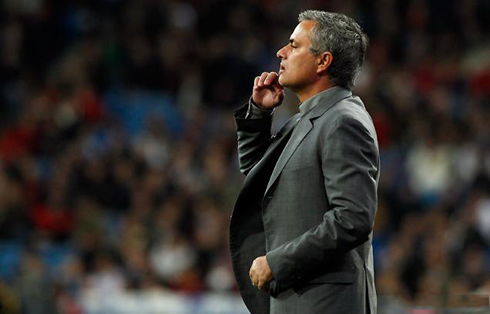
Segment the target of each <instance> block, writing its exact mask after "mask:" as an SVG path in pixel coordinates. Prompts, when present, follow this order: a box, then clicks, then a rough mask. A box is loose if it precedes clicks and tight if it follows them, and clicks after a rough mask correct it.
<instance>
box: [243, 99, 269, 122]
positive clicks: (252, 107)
mask: <svg viewBox="0 0 490 314" xmlns="http://www.w3.org/2000/svg"><path fill="white" fill-rule="evenodd" d="M273 112H274V109H264V108H262V107H260V106H259V105H257V104H256V103H255V102H254V101H253V99H252V97H250V100H249V102H248V110H247V115H246V118H251V119H260V118H267V117H270V116H271V115H272V113H273Z"/></svg>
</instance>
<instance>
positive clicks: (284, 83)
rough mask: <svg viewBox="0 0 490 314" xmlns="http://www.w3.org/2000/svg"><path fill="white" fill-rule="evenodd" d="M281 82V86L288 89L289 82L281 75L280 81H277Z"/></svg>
mask: <svg viewBox="0 0 490 314" xmlns="http://www.w3.org/2000/svg"><path fill="white" fill-rule="evenodd" d="M277 81H278V82H279V84H281V86H284V87H287V86H288V82H287V80H285V79H284V75H282V74H281V75H279V79H278V80H277Z"/></svg>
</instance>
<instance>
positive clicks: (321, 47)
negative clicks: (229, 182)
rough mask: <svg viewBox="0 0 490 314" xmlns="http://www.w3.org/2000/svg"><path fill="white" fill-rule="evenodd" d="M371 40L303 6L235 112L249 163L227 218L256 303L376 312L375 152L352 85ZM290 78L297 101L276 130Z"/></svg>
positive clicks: (290, 309) (269, 309) (262, 307)
mask: <svg viewBox="0 0 490 314" xmlns="http://www.w3.org/2000/svg"><path fill="white" fill-rule="evenodd" d="M367 42H368V40H367V37H366V35H365V34H364V33H363V32H362V30H361V28H360V27H359V25H358V24H357V23H356V22H355V21H354V20H352V19H351V18H348V17H346V16H345V15H342V14H336V13H329V12H322V11H305V12H303V13H301V14H300V16H299V24H298V26H297V27H296V28H295V30H294V32H293V33H292V35H291V37H290V40H289V43H288V44H287V45H286V46H284V47H283V48H282V49H280V50H279V51H278V52H277V56H278V57H279V58H280V59H281V65H280V71H279V74H277V73H275V72H270V73H267V72H264V73H262V75H261V76H258V77H256V78H255V82H254V87H253V93H252V97H251V99H250V102H249V103H248V104H245V105H244V106H242V107H241V108H239V109H238V110H237V111H236V113H235V120H236V125H237V132H238V153H239V161H240V170H241V172H242V173H244V174H245V175H246V179H245V182H244V185H243V188H242V190H241V192H240V195H239V196H238V199H237V202H236V205H235V209H234V211H233V214H232V217H231V223H230V250H231V256H232V264H233V270H234V272H235V276H236V279H237V283H238V286H239V289H240V293H241V294H242V297H243V299H244V301H245V304H246V305H247V307H248V308H249V310H250V311H251V312H252V313H277V314H285V313H300V314H303V313H306V314H312V313H329V314H330V313H331V314H361V313H362V314H364V313H370V314H375V313H376V291H375V287H374V270H373V253H372V245H371V239H372V229H373V224H374V218H375V214H376V206H377V192H376V191H377V185H378V178H379V152H378V144H377V139H376V132H375V129H374V126H373V122H372V120H371V118H370V116H369V114H368V113H367V111H366V109H365V107H364V105H363V103H362V101H361V100H360V99H359V97H356V96H353V95H352V93H351V91H350V89H351V88H352V86H353V84H354V80H355V77H356V75H357V73H358V72H359V70H360V68H361V66H362V63H363V60H364V56H365V53H366V49H367V45H368V43H367ZM284 87H287V88H289V89H291V90H292V91H293V92H294V93H295V94H296V95H297V96H298V98H299V100H300V102H301V104H300V105H299V113H298V114H296V115H295V116H294V117H292V118H291V119H290V120H289V121H288V122H287V123H286V124H285V125H284V126H283V127H282V129H281V130H280V131H279V132H278V133H277V134H275V135H271V125H272V111H273V110H272V109H273V108H275V107H277V106H279V105H281V103H282V101H283V98H284Z"/></svg>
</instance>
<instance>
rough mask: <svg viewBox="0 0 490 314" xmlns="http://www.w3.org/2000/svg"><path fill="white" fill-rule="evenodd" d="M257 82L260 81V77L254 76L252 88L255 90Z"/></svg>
mask: <svg viewBox="0 0 490 314" xmlns="http://www.w3.org/2000/svg"><path fill="white" fill-rule="evenodd" d="M259 80H260V76H256V77H255V79H254V88H257V87H258V85H259Z"/></svg>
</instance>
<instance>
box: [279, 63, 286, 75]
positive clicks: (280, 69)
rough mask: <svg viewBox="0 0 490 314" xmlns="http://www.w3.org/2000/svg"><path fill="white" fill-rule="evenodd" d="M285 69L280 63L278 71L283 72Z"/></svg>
mask: <svg viewBox="0 0 490 314" xmlns="http://www.w3.org/2000/svg"><path fill="white" fill-rule="evenodd" d="M285 70H286V68H285V67H284V66H283V65H282V64H281V66H280V67H279V73H281V72H284V71H285Z"/></svg>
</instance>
